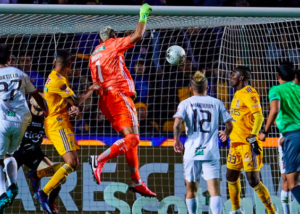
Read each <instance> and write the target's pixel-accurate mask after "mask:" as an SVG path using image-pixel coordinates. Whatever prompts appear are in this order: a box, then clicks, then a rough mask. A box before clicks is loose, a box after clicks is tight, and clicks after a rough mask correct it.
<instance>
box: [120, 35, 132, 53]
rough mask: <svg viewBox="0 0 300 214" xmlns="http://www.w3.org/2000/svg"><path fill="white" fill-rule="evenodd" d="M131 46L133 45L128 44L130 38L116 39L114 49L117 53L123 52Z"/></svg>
mask: <svg viewBox="0 0 300 214" xmlns="http://www.w3.org/2000/svg"><path fill="white" fill-rule="evenodd" d="M133 46H134V44H131V43H130V36H126V37H120V38H116V49H117V50H118V51H119V52H124V51H126V50H128V49H129V48H132V47H133Z"/></svg>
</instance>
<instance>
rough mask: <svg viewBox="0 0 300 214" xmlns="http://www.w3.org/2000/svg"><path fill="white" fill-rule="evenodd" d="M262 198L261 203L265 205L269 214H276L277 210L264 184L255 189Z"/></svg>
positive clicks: (260, 183)
mask: <svg viewBox="0 0 300 214" xmlns="http://www.w3.org/2000/svg"><path fill="white" fill-rule="evenodd" d="M253 189H254V190H255V192H256V193H257V195H258V197H259V198H260V200H261V202H262V203H263V204H264V205H265V207H266V209H267V212H268V214H275V213H276V210H275V208H274V206H273V202H272V199H271V196H270V193H269V190H268V189H267V187H266V186H265V185H263V183H262V182H259V184H257V186H256V187H254V188H253Z"/></svg>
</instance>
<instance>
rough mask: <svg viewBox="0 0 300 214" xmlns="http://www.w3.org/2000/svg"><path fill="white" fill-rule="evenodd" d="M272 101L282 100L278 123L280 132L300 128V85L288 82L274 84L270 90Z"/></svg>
mask: <svg viewBox="0 0 300 214" xmlns="http://www.w3.org/2000/svg"><path fill="white" fill-rule="evenodd" d="M269 100H270V103H271V102H272V101H273V100H280V110H279V114H278V116H277V118H276V125H277V127H278V129H279V131H280V133H282V134H284V133H285V132H290V131H295V130H300V86H299V85H297V84H295V83H294V82H286V83H283V84H281V85H277V86H273V87H272V88H271V89H270V91H269Z"/></svg>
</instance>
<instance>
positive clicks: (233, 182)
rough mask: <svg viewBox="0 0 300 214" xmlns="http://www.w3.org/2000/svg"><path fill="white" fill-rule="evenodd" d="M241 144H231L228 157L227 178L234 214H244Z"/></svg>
mask: <svg viewBox="0 0 300 214" xmlns="http://www.w3.org/2000/svg"><path fill="white" fill-rule="evenodd" d="M240 150H241V146H240V145H238V144H236V145H230V151H229V154H228V158H227V172H226V179H227V183H228V191H229V197H230V201H231V204H232V211H231V212H230V213H232V214H243V213H244V212H243V211H242V208H241V182H240V175H241V171H242V170H243V160H242V156H241V153H240Z"/></svg>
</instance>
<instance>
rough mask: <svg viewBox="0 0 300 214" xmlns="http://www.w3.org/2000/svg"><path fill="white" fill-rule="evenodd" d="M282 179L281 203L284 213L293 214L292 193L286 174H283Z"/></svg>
mask: <svg viewBox="0 0 300 214" xmlns="http://www.w3.org/2000/svg"><path fill="white" fill-rule="evenodd" d="M281 179H282V190H281V204H282V208H283V214H292V211H291V202H292V194H291V192H290V191H289V188H288V183H287V178H286V174H284V173H282V174H281Z"/></svg>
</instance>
